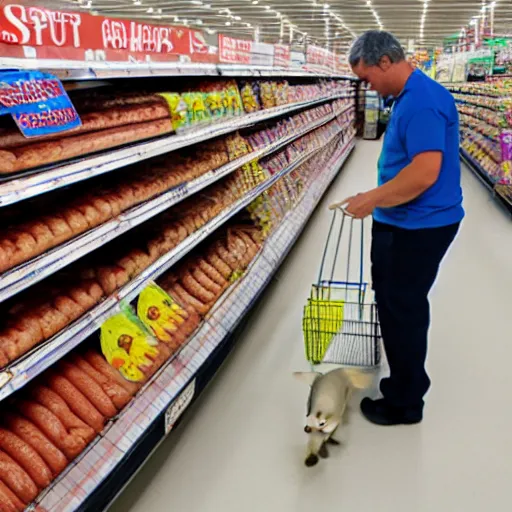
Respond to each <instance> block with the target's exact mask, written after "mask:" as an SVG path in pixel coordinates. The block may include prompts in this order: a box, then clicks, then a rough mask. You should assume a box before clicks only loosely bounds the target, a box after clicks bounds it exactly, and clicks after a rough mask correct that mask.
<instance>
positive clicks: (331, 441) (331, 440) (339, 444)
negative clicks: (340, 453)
mask: <svg viewBox="0 0 512 512" xmlns="http://www.w3.org/2000/svg"><path fill="white" fill-rule="evenodd" d="M327 442H328V443H329V444H332V445H333V446H341V443H340V442H339V441H336V439H333V438H332V437H330V438H329V439H328V440H327Z"/></svg>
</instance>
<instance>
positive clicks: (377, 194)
mask: <svg viewBox="0 0 512 512" xmlns="http://www.w3.org/2000/svg"><path fill="white" fill-rule="evenodd" d="M442 163H443V153H442V152H441V151H427V152H425V153H420V154H418V155H416V156H415V157H414V158H413V159H412V162H411V163H410V164H409V165H408V166H407V167H404V168H403V169H402V170H401V171H400V172H399V173H398V174H397V176H396V177H395V178H393V179H392V180H390V181H388V182H387V183H386V184H384V185H382V186H380V187H377V188H374V189H373V190H370V191H368V192H365V193H363V194H358V195H357V196H353V197H349V198H348V199H345V201H342V202H341V203H337V204H335V205H332V207H331V208H333V207H337V206H345V209H346V211H347V212H348V213H349V214H350V215H352V216H354V217H356V218H358V219H362V218H364V217H367V216H368V215H371V214H372V212H373V210H375V208H392V207H394V206H399V205H402V204H406V203H409V202H410V201H412V200H413V199H416V198H417V197H418V196H420V195H421V194H423V193H424V192H426V191H427V190H428V189H429V188H430V187H431V186H432V185H434V183H435V182H436V181H437V179H438V178H439V173H440V171H441V165H442Z"/></svg>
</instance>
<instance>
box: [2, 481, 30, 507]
mask: <svg viewBox="0 0 512 512" xmlns="http://www.w3.org/2000/svg"><path fill="white" fill-rule="evenodd" d="M23 510H25V504H24V503H23V502H22V501H21V500H20V499H19V498H18V496H16V494H14V493H13V492H12V491H11V489H9V487H7V485H5V484H4V483H3V482H2V480H0V512H23Z"/></svg>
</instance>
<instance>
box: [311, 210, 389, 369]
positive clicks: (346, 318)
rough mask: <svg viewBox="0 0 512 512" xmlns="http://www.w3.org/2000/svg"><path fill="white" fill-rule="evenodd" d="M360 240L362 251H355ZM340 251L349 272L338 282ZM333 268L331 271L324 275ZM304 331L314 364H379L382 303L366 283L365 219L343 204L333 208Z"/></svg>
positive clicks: (371, 366)
mask: <svg viewBox="0 0 512 512" xmlns="http://www.w3.org/2000/svg"><path fill="white" fill-rule="evenodd" d="M357 238H359V239H360V242H359V243H358V242H357V241H356V239H357ZM355 245H356V246H358V247H359V253H358V254H357V253H356V252H353V250H352V249H353V247H354V246H355ZM341 254H345V255H346V257H345V268H346V276H345V280H344V281H336V280H335V279H334V278H335V272H336V269H337V267H338V262H339V261H341V260H342V258H341V256H340V255H341ZM329 260H331V261H330V262H329ZM329 267H330V273H327V272H326V273H325V274H324V272H325V270H326V268H329ZM354 273H355V274H356V277H355V279H352V280H351V275H352V274H354ZM303 332H304V343H305V348H306V358H307V360H308V361H309V362H310V363H311V364H312V365H317V364H321V363H333V364H339V365H343V366H357V367H361V368H374V367H376V366H378V365H379V364H380V360H381V332H380V325H379V320H378V314H377V307H376V304H375V302H374V300H373V292H372V291H371V290H370V293H368V284H367V283H366V282H364V220H358V219H354V218H353V217H351V216H349V215H348V214H347V213H346V212H345V211H344V210H343V209H338V208H337V209H335V210H334V212H333V217H332V221H331V225H330V228H329V234H328V236H327V241H326V244H325V249H324V253H323V256H322V262H321V264H320V272H319V276H318V281H317V283H316V284H313V286H312V287H311V295H310V297H309V299H308V301H307V304H306V306H305V307H304V314H303Z"/></svg>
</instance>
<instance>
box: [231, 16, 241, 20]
mask: <svg viewBox="0 0 512 512" xmlns="http://www.w3.org/2000/svg"><path fill="white" fill-rule="evenodd" d="M233 19H234V20H236V21H240V20H241V19H242V18H240V16H234V17H233Z"/></svg>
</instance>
